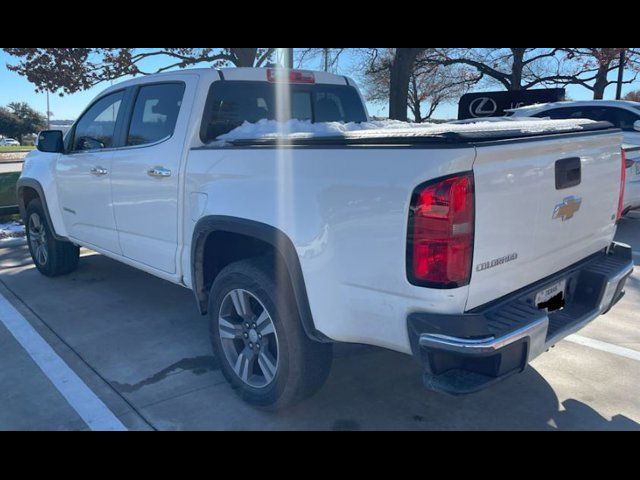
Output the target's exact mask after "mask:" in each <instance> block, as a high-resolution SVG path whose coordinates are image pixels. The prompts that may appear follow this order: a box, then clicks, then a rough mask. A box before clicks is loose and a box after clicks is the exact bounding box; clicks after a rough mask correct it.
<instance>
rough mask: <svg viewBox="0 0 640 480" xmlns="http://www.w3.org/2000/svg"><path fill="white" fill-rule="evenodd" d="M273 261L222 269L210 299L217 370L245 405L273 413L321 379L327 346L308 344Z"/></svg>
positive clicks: (327, 363) (325, 370)
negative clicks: (218, 364)
mask: <svg viewBox="0 0 640 480" xmlns="http://www.w3.org/2000/svg"><path fill="white" fill-rule="evenodd" d="M274 270H276V269H274V268H273V261H269V259H258V260H248V261H242V262H238V263H235V264H232V265H230V266H228V267H227V268H225V269H224V270H223V271H222V272H221V273H220V275H219V276H218V278H217V279H216V281H215V283H214V285H213V287H212V289H211V296H210V308H209V312H210V334H211V343H212V345H213V349H214V352H215V354H216V357H217V358H218V360H219V362H220V364H221V369H222V372H223V374H224V376H225V377H226V379H227V380H228V381H229V383H230V384H231V385H232V386H233V388H234V389H235V390H236V392H237V393H238V394H239V396H240V397H241V398H242V399H243V400H245V401H246V402H248V403H250V404H251V405H254V406H257V407H261V408H265V409H270V410H276V409H281V408H285V407H288V406H291V405H293V404H295V403H298V402H299V401H301V400H303V399H304V398H306V397H309V396H311V395H313V394H314V393H315V392H316V391H317V390H319V389H320V388H321V387H322V385H323V384H324V382H325V381H326V379H327V377H328V375H329V371H330V369H331V362H332V357H333V348H332V346H331V345H328V344H321V343H318V342H314V341H312V340H310V339H309V338H308V337H307V336H306V334H305V332H304V329H303V327H302V323H301V321H300V316H299V313H298V309H297V307H296V305H295V302H294V301H293V298H292V295H291V292H290V289H289V288H288V286H287V285H288V282H284V281H280V282H276V281H274V278H275V277H274V274H273V273H272V272H273V271H274Z"/></svg>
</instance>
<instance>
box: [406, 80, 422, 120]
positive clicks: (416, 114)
mask: <svg viewBox="0 0 640 480" xmlns="http://www.w3.org/2000/svg"><path fill="white" fill-rule="evenodd" d="M410 85H411V87H410V92H409V108H410V109H411V113H412V114H413V119H414V121H415V122H416V123H422V122H423V120H424V119H423V118H422V108H421V105H420V92H419V91H418V83H417V81H416V77H415V75H411V83H410Z"/></svg>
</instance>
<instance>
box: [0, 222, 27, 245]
mask: <svg viewBox="0 0 640 480" xmlns="http://www.w3.org/2000/svg"><path fill="white" fill-rule="evenodd" d="M25 235H26V234H25V231H24V225H23V224H22V223H20V222H10V223H0V244H2V242H6V241H9V240H14V239H16V238H24V236H25Z"/></svg>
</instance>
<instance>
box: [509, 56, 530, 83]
mask: <svg viewBox="0 0 640 480" xmlns="http://www.w3.org/2000/svg"><path fill="white" fill-rule="evenodd" d="M525 50H526V49H524V48H512V49H511V52H512V53H513V67H512V69H511V87H510V88H509V90H522V72H523V70H524V53H525Z"/></svg>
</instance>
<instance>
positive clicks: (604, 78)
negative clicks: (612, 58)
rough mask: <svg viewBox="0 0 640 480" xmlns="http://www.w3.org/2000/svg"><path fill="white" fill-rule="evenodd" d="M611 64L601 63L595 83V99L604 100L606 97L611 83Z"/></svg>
mask: <svg viewBox="0 0 640 480" xmlns="http://www.w3.org/2000/svg"><path fill="white" fill-rule="evenodd" d="M608 76H609V64H607V65H600V68H598V73H597V74H596V81H595V83H594V84H593V99H594V100H602V99H603V98H604V92H605V90H606V89H607V86H608V85H609V79H608Z"/></svg>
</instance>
